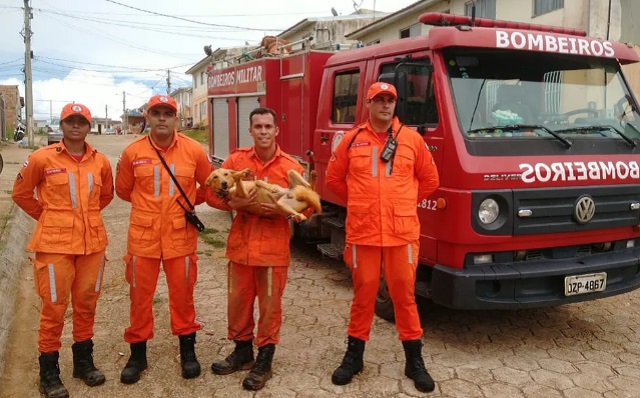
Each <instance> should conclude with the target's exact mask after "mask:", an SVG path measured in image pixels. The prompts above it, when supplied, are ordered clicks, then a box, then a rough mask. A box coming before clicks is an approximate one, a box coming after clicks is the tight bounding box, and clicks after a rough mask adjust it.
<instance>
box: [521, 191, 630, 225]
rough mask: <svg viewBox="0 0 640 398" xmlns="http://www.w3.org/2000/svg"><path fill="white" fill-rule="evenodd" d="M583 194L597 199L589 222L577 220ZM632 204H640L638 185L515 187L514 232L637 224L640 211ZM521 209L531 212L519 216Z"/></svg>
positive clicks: (594, 199)
mask: <svg viewBox="0 0 640 398" xmlns="http://www.w3.org/2000/svg"><path fill="white" fill-rule="evenodd" d="M584 195H589V196H590V197H591V198H592V199H593V201H594V202H595V214H594V216H593V218H592V219H591V220H590V221H589V222H587V223H584V224H580V223H578V222H577V221H576V219H575V216H574V212H575V207H576V202H577V200H578V198H580V197H582V196H584ZM632 203H640V186H638V185H618V186H604V187H571V188H557V189H556V188H553V189H522V190H514V191H513V209H514V225H513V234H514V235H531V234H542V233H556V232H570V231H589V230H594V229H604V228H614V227H623V226H635V225H638V223H639V221H640V218H639V217H640V210H639V209H633V210H632V209H631V204H632ZM521 210H530V211H531V215H530V216H528V217H521V216H518V212H519V211H521Z"/></svg>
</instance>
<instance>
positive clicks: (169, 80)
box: [167, 69, 171, 95]
mask: <svg viewBox="0 0 640 398" xmlns="http://www.w3.org/2000/svg"><path fill="white" fill-rule="evenodd" d="M167 95H171V70H170V69H167Z"/></svg>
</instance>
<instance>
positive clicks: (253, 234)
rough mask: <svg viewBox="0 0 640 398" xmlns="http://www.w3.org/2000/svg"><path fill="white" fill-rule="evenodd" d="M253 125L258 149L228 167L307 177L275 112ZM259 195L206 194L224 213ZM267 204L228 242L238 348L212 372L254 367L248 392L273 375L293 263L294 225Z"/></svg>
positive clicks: (279, 180) (232, 336)
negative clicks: (283, 140)
mask: <svg viewBox="0 0 640 398" xmlns="http://www.w3.org/2000/svg"><path fill="white" fill-rule="evenodd" d="M249 122H250V126H249V133H250V134H251V136H252V137H253V143H254V145H253V146H252V147H247V148H239V149H237V150H235V151H233V152H232V153H231V155H230V156H229V157H228V158H227V160H225V161H224V163H223V164H222V167H223V168H226V169H232V170H242V169H244V168H249V169H251V171H252V172H253V174H254V175H255V177H256V179H259V180H264V181H268V182H269V183H270V184H277V185H280V186H282V187H288V186H289V180H288V177H287V173H288V171H289V170H295V171H297V172H298V173H300V174H302V173H303V172H304V169H303V167H302V166H301V165H300V163H298V161H296V160H295V159H293V158H292V157H291V156H289V155H287V154H286V153H284V152H282V150H281V149H280V147H279V146H278V145H277V144H276V141H275V139H276V136H277V135H278V133H279V130H278V127H277V125H276V114H275V112H274V111H273V110H271V109H269V108H256V109H254V110H253V111H252V112H251V113H250V115H249ZM255 197H256V192H255V190H252V191H251V192H250V193H249V197H248V198H238V197H235V196H232V197H231V198H230V199H229V200H228V201H225V200H223V199H221V198H218V197H216V196H214V195H213V191H212V190H211V189H207V192H206V200H207V203H208V204H209V205H210V206H213V207H216V208H218V209H221V210H236V209H238V208H241V207H244V206H246V205H248V204H250V203H252V202H253V201H255ZM261 206H262V208H263V210H264V214H263V216H256V215H252V214H249V213H246V212H243V211H241V210H238V212H237V215H236V217H235V218H234V219H233V223H232V224H231V230H230V231H229V237H228V240H227V258H228V259H229V264H228V302H227V318H228V322H229V324H228V333H227V338H228V339H229V340H233V341H234V342H235V349H234V350H233V352H232V353H231V354H230V355H229V356H227V357H226V358H225V359H223V360H220V361H218V362H214V363H213V364H212V365H211V370H212V371H213V372H214V373H216V374H219V375H227V374H231V373H233V372H236V371H238V370H247V369H251V371H250V372H249V374H248V375H247V376H246V377H245V378H244V380H243V381H242V386H243V387H244V388H245V389H247V390H259V389H261V388H262V387H264V385H265V383H266V382H267V380H269V379H270V378H271V376H272V370H271V362H272V360H273V354H274V352H275V348H276V344H278V342H279V340H280V326H281V325H282V293H283V292H284V288H285V285H286V282H287V273H288V266H289V262H290V253H289V238H290V226H289V221H288V220H287V219H286V218H285V216H284V215H283V214H281V213H280V212H279V211H278V210H277V209H276V206H275V205H274V204H262V205H261ZM256 296H257V297H258V306H259V310H260V317H259V320H258V331H257V335H256V336H255V344H256V346H257V347H258V356H257V358H255V364H254V356H253V339H254V332H253V330H254V326H255V322H254V319H253V305H254V301H255V298H256Z"/></svg>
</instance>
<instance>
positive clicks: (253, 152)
mask: <svg viewBox="0 0 640 398" xmlns="http://www.w3.org/2000/svg"><path fill="white" fill-rule="evenodd" d="M280 156H282V150H281V149H280V145H278V144H276V153H275V154H274V155H273V157H272V158H271V159H269V160H267V161H266V162H264V164H265V165H267V164H269V163H271V162H273V160H274V159H277V158H279V157H280ZM249 157H250V158H251V159H257V160H260V161H261V162H262V160H261V159H260V157H259V156H258V153H257V152H256V147H255V146H252V147H251V151H249Z"/></svg>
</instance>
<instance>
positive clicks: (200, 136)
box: [181, 130, 209, 144]
mask: <svg viewBox="0 0 640 398" xmlns="http://www.w3.org/2000/svg"><path fill="white" fill-rule="evenodd" d="M181 133H182V134H184V135H186V136H187V137H189V138H191V139H193V140H196V141H198V142H200V143H202V144H207V143H209V130H182V131H181Z"/></svg>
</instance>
